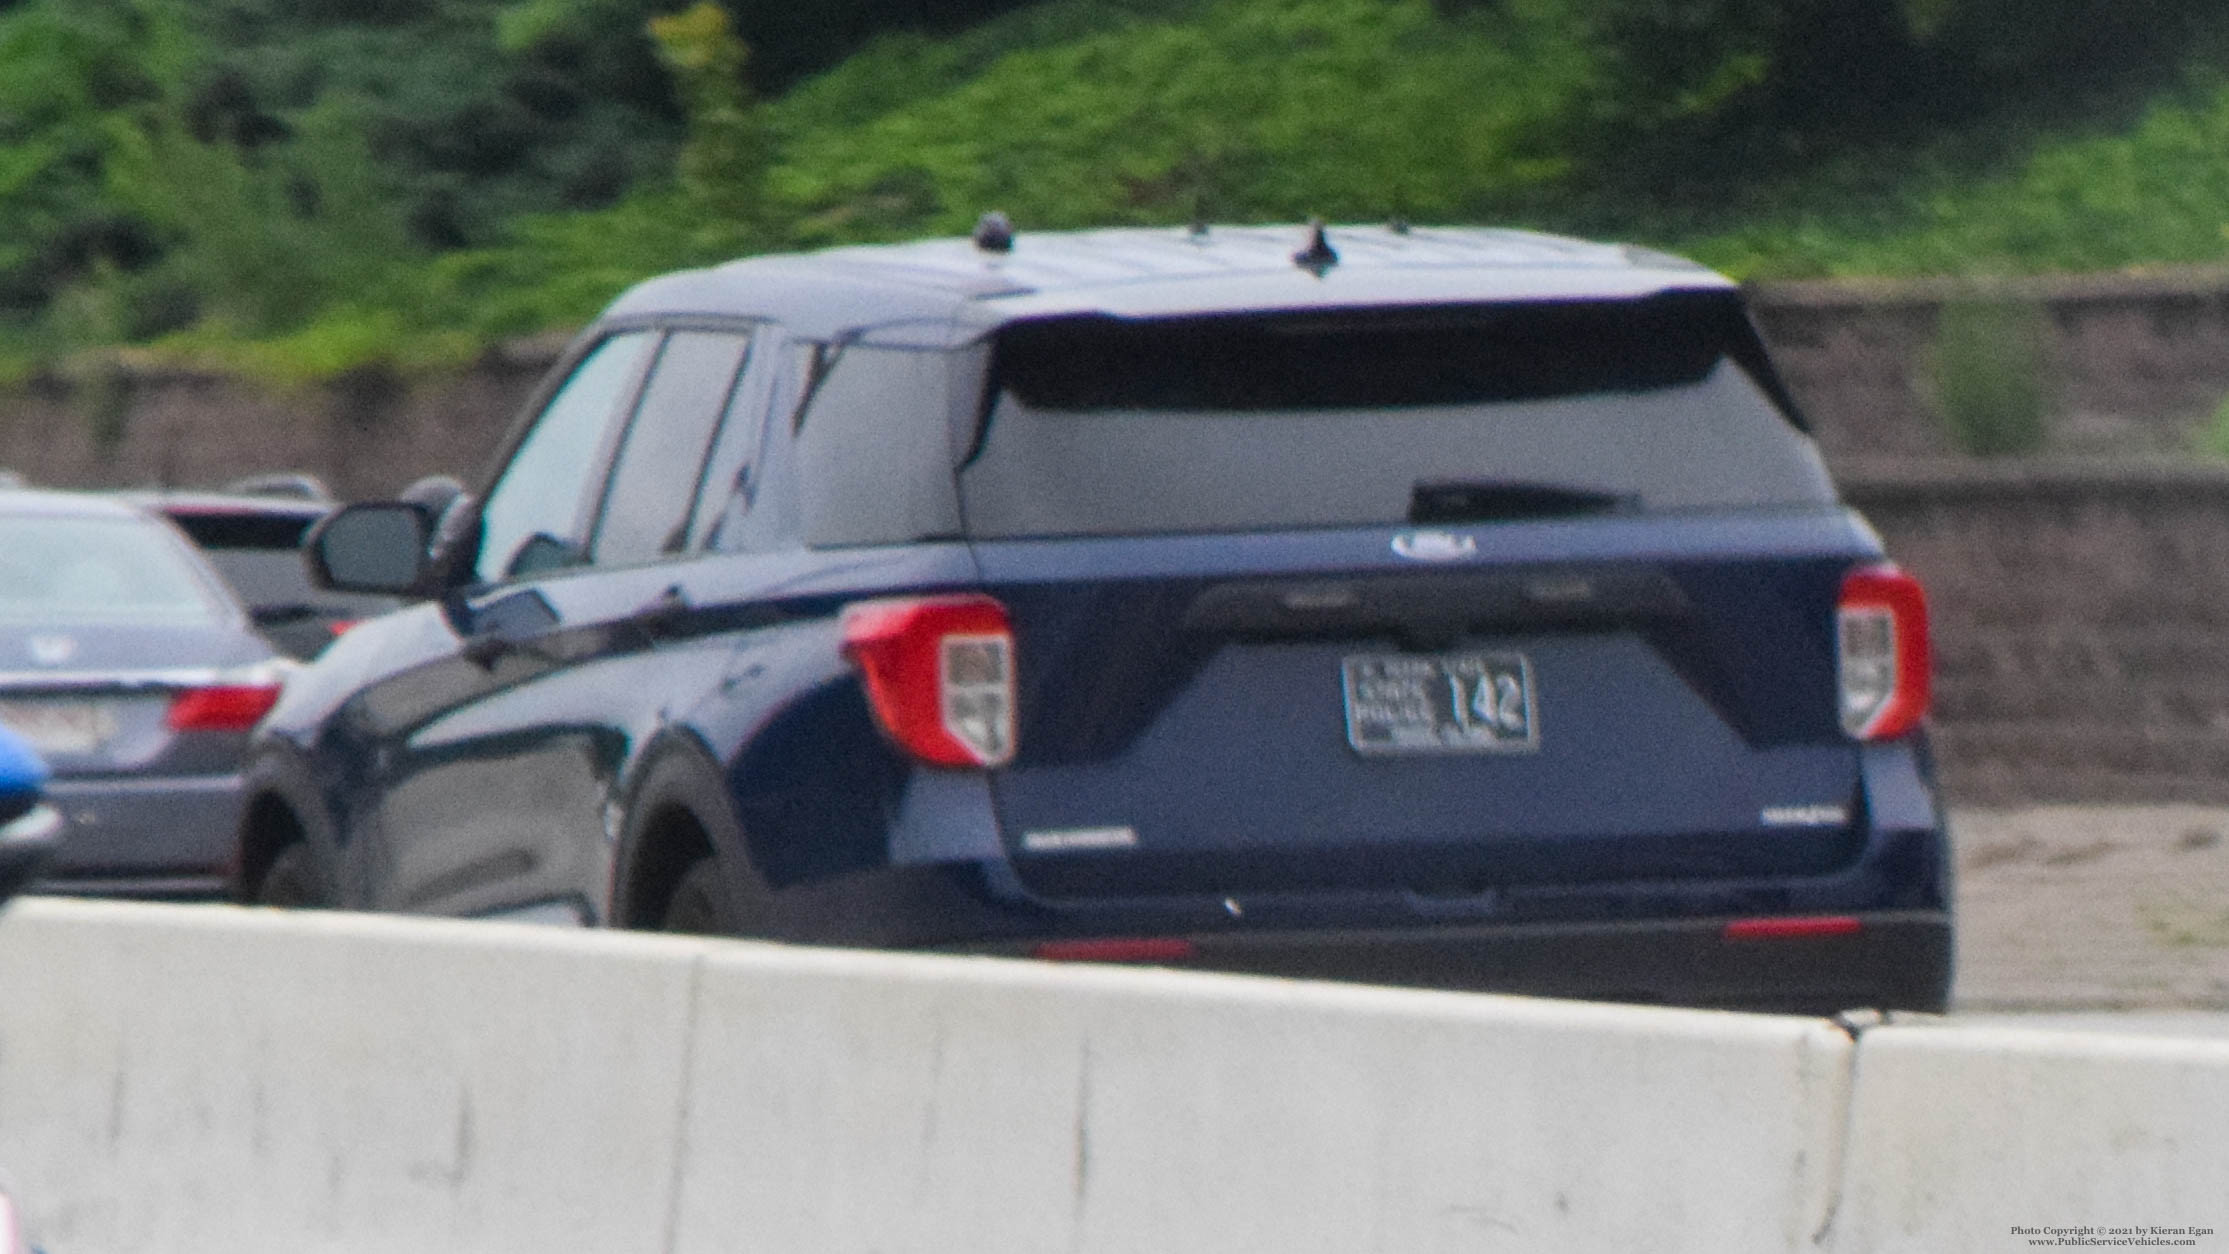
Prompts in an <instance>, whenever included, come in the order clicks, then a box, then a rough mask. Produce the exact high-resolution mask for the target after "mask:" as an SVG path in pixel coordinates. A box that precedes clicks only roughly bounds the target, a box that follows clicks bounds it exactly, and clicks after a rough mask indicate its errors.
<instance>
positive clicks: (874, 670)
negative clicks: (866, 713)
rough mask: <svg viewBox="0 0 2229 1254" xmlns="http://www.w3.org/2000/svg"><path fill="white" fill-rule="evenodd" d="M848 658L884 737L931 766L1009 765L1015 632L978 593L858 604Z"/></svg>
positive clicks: (850, 612) (849, 615)
mask: <svg viewBox="0 0 2229 1254" xmlns="http://www.w3.org/2000/svg"><path fill="white" fill-rule="evenodd" d="M844 653H845V655H846V656H848V657H850V658H851V660H852V663H853V664H854V665H856V666H857V667H858V668H859V673H860V675H861V676H862V677H863V678H864V679H865V681H866V686H867V701H868V704H869V705H871V706H872V707H873V708H874V712H875V718H876V719H877V720H878V721H880V722H881V724H882V729H883V730H884V731H885V732H887V733H889V735H890V738H891V739H892V740H894V741H896V742H897V743H898V747H899V748H902V749H904V750H905V751H906V752H907V753H910V754H912V755H913V756H914V757H916V758H919V759H921V760H922V761H923V762H927V763H930V764H932V765H935V766H973V767H983V766H1004V765H1005V764H1006V763H1008V762H1009V761H1012V760H1013V757H1014V629H1013V627H1012V625H1011V624H1009V623H1008V621H1007V618H1006V607H1005V606H1003V605H1000V604H999V603H998V602H997V601H994V600H992V599H991V598H990V597H987V596H983V595H981V594H977V593H967V594H960V595H956V596H939V597H909V598H901V599H893V600H887V601H863V602H861V603H859V604H857V605H853V606H851V607H849V608H847V609H846V610H845V611H844Z"/></svg>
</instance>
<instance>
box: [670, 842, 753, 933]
mask: <svg viewBox="0 0 2229 1254" xmlns="http://www.w3.org/2000/svg"><path fill="white" fill-rule="evenodd" d="M658 927H659V930H660V931H666V932H682V933H686V934H688V935H691V936H740V935H743V934H744V933H743V918H742V912H741V911H739V910H737V909H736V906H735V897H734V894H733V893H732V892H730V891H729V889H728V886H727V882H726V880H725V879H724V878H723V877H722V876H721V874H720V864H719V863H718V862H717V861H715V860H714V859H712V858H709V857H706V858H699V859H697V861H696V863H695V864H694V865H693V866H691V867H690V868H689V869H688V870H687V871H684V872H682V874H681V879H680V882H678V883H676V884H675V885H674V886H673V895H672V896H671V897H668V898H667V899H666V909H665V913H664V914H663V915H662V916H661V917H660V918H659V920H658Z"/></svg>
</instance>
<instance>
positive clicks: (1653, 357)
mask: <svg viewBox="0 0 2229 1254" xmlns="http://www.w3.org/2000/svg"><path fill="white" fill-rule="evenodd" d="M994 371H995V375H994V378H995V382H994V389H995V391H994V396H993V400H992V405H991V408H990V411H989V414H988V418H987V423H986V426H985V430H984V432H983V435H982V438H981V441H980V445H979V447H978V448H977V450H976V452H975V455H974V456H973V457H972V459H971V460H970V461H969V462H968V463H967V464H966V465H965V466H964V467H963V469H962V470H961V473H960V487H961V495H962V499H963V502H964V505H965V510H966V517H967V527H968V530H969V532H970V533H971V534H974V535H978V536H986V537H1000V536H1033V535H1075V534H1145V533H1157V532H1215V531H1245V530H1262V529H1277V528H1292V527H1326V526H1367V525H1381V524H1382V525H1401V524H1413V523H1458V522H1491V521H1501V520H1510V519H1519V518H1534V517H1549V516H1560V515H1570V514H1581V513H1607V512H1660V511H1668V510H1680V509H1697V508H1741V507H1755V506H1792V505H1816V504H1821V503H1826V502H1831V501H1832V500H1833V499H1834V495H1833V489H1832V487H1831V486H1830V485H1829V483H1828V480H1827V477H1826V473H1825V471H1824V469H1823V467H1822V466H1821V464H1820V462H1819V458H1818V454H1817V451H1816V450H1815V448H1814V447H1813V446H1812V443H1811V441H1810V439H1809V437H1808V436H1806V435H1805V434H1804V433H1803V432H1802V431H1801V430H1800V429H1799V427H1798V426H1797V425H1796V421H1795V418H1794V416H1793V415H1792V413H1791V412H1790V410H1789V409H1788V408H1787V407H1786V406H1785V405H1784V404H1782V403H1781V401H1780V400H1779V399H1778V397H1779V395H1780V394H1779V389H1778V384H1777V382H1776V381H1775V380H1773V379H1772V377H1771V375H1770V374H1769V368H1768V367H1766V366H1765V364H1764V357H1763V350H1762V348H1761V346H1760V345H1759V344H1758V343H1757V340H1756V335H1755V332H1754V331H1753V330H1751V328H1750V326H1749V322H1748V319H1747V317H1746V315H1745V314H1744V313H1743V311H1742V307H1741V305H1740V303H1739V298H1738V296H1736V295H1735V294H1733V293H1724V292H1699V293H1673V294H1668V295H1665V296H1659V297H1653V298H1650V299H1646V300H1632V301H1616V302H1560V303H1543V304H1511V305H1496V306H1484V307H1476V308H1463V309H1447V308H1439V309H1432V310H1414V311H1382V312H1380V311H1371V312H1360V313H1347V314H1333V315H1309V316H1299V317H1296V316H1286V315H1280V316H1274V317H1247V318H1230V317H1222V318H1196V319H1172V320H1158V321H1144V322H1136V321H1120V320H1116V319H1110V318H1070V319H1058V320H1050V321H1045V322H1037V323H1024V324H1019V325H1016V326H1013V327H1009V328H1007V329H1006V330H1005V331H1004V332H1002V333H1001V335H1000V337H999V340H998V344H997V349H996V355H995V366H994Z"/></svg>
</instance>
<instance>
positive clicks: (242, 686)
mask: <svg viewBox="0 0 2229 1254" xmlns="http://www.w3.org/2000/svg"><path fill="white" fill-rule="evenodd" d="M284 678H285V674H284V672H283V671H282V670H280V669H279V668H277V667H273V666H259V667H252V668H250V669H248V670H245V671H239V672H235V673H233V674H228V675H222V676H218V677H216V678H215V679H213V680H212V681H211V682H209V683H206V684H200V685H197V686H195V687H192V688H184V689H180V690H179V691H178V692H177V693H176V694H175V695H174V696H172V697H171V699H170V712H169V713H167V714H165V715H164V716H163V726H165V727H167V728H169V729H170V730H171V731H174V732H188V731H208V732H244V731H247V730H248V729H250V728H252V727H254V726H255V725H256V723H258V722H260V721H261V720H262V718H263V716H264V715H266V714H269V713H270V712H271V707H272V706H274V705H277V704H278V703H279V691H280V689H281V688H282V687H283V686H284V685H283V681H284Z"/></svg>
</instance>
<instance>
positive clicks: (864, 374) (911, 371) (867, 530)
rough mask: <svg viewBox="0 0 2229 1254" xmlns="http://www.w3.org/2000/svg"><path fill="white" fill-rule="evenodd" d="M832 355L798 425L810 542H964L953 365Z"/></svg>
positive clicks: (918, 353)
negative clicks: (955, 472)
mask: <svg viewBox="0 0 2229 1254" xmlns="http://www.w3.org/2000/svg"><path fill="white" fill-rule="evenodd" d="M830 352H831V355H830V357H829V359H828V360H827V361H826V362H825V363H824V364H822V365H821V367H820V377H819V378H818V379H817V381H816V383H815V385H814V386H813V388H812V391H811V394H810V396H809V397H808V399H807V400H806V402H805V405H804V407H803V408H802V409H801V410H800V411H799V413H798V416H797V423H798V425H797V438H796V445H795V459H796V475H797V485H798V495H799V507H800V512H801V513H802V515H803V524H804V537H805V542H806V543H807V544H809V545H813V546H816V547H840V546H848V545H872V544H903V543H906V542H908V541H913V540H921V539H929V538H934V537H949V536H956V535H958V534H959V530H960V516H959V502H958V500H957V498H956V495H955V489H954V486H953V482H952V466H953V461H954V457H953V452H952V444H953V413H952V398H953V396H954V391H953V384H952V380H953V371H954V368H955V364H954V360H953V355H952V354H950V353H948V352H944V351H940V350H935V349H912V348H883V347H877V346H873V345H867V344H853V345H849V346H845V347H842V348H839V349H835V350H830Z"/></svg>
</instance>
